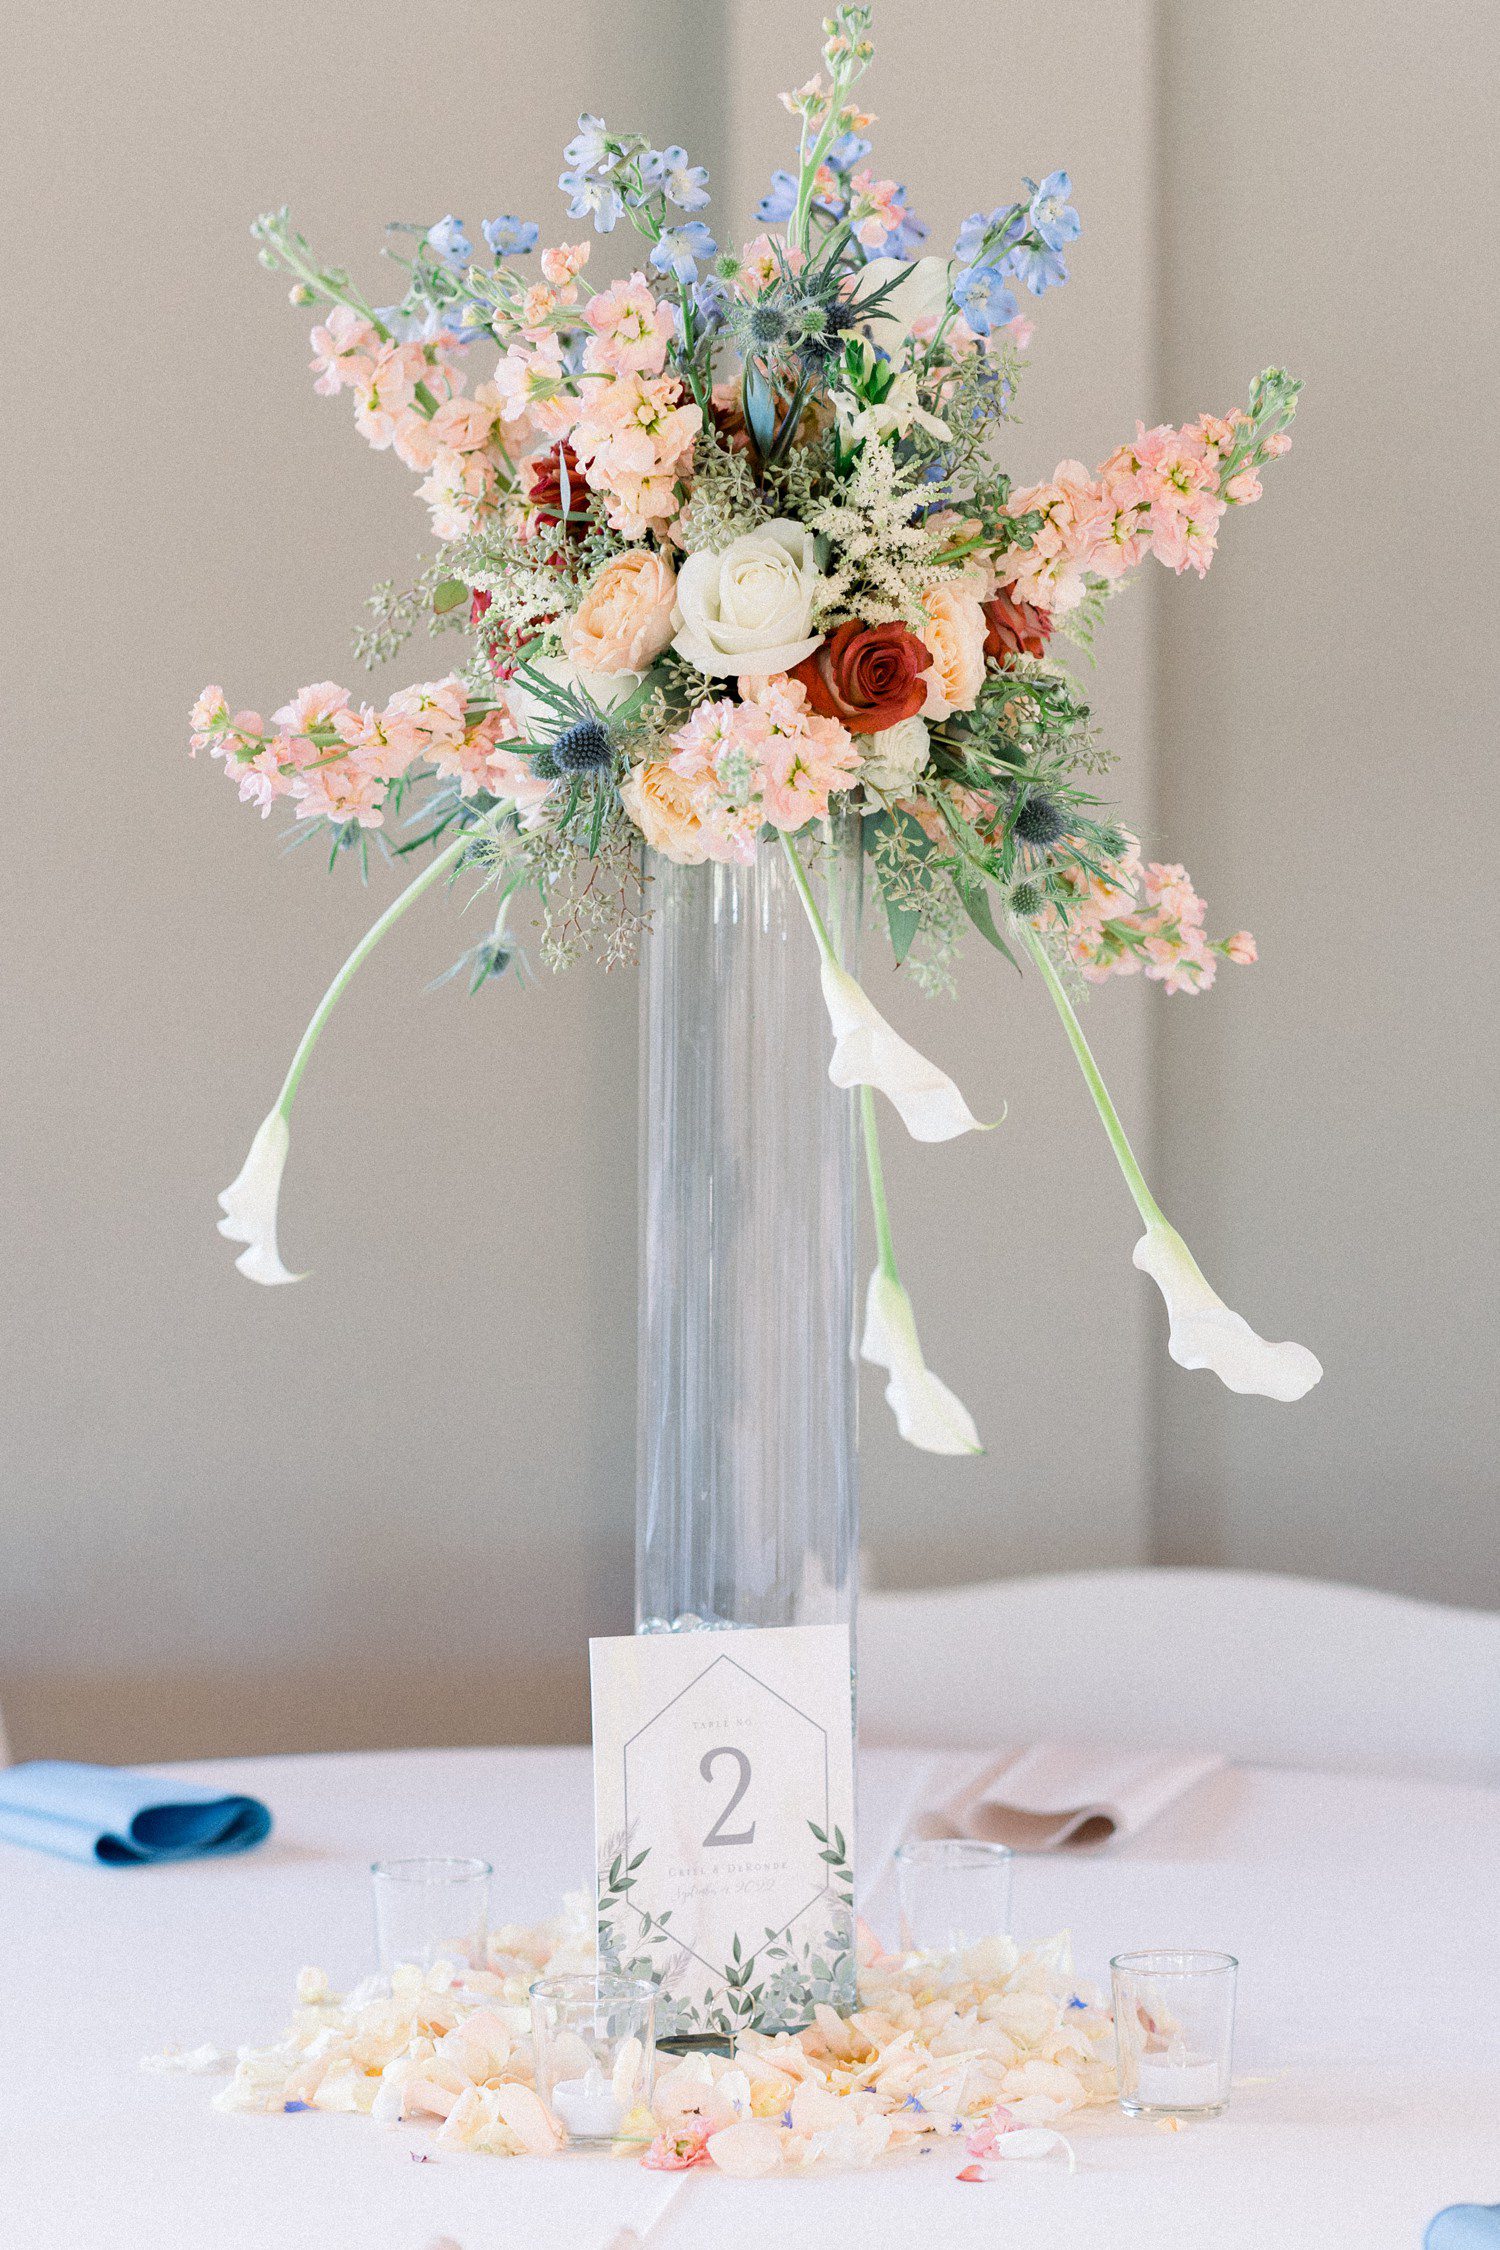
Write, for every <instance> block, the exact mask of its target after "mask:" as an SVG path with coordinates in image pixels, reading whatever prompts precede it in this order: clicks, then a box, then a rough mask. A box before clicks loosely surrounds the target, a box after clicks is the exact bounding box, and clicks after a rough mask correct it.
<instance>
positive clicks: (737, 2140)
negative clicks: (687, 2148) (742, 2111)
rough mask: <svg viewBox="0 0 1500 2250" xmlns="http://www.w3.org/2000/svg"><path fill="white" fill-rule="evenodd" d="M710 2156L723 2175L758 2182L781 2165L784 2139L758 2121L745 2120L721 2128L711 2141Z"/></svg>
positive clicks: (760, 2120)
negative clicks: (726, 2174)
mask: <svg viewBox="0 0 1500 2250" xmlns="http://www.w3.org/2000/svg"><path fill="white" fill-rule="evenodd" d="M708 2153H709V2155H710V2157H711V2158H712V2159H713V2161H714V2163H715V2164H716V2165H717V2166H718V2168H719V2170H720V2171H721V2172H727V2173H728V2175H729V2177H730V2178H731V2179H734V2180H759V2179H762V2178H764V2176H765V2174H766V2173H767V2172H774V2171H775V2170H776V2168H777V2166H778V2165H779V2164H780V2162H781V2135H780V2133H779V2132H778V2131H777V2129H776V2127H775V2126H774V2125H769V2124H767V2123H766V2122H765V2120H764V2119H762V2118H759V2117H746V2118H743V2119H741V2121H740V2122H739V2124H737V2125H722V2126H721V2127H720V2128H719V2130H718V2132H717V2133H711V2134H710V2135H709V2139H708Z"/></svg>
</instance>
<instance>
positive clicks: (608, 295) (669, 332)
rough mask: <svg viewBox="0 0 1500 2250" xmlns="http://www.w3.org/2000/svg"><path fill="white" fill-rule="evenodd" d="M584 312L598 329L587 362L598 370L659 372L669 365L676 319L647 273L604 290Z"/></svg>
mask: <svg viewBox="0 0 1500 2250" xmlns="http://www.w3.org/2000/svg"><path fill="white" fill-rule="evenodd" d="M584 317H585V318H586V320H587V321H588V324H589V326H590V327H591V328H592V329H593V331H594V333H593V335H592V336H591V337H590V339H589V345H588V350H587V352H586V353H585V355H584V365H585V366H586V367H588V368H589V369H590V370H592V372H594V373H595V374H606V375H659V374H660V373H661V371H662V369H663V368H664V367H665V366H666V364H667V347H668V345H669V344H670V343H671V341H672V336H673V333H674V329H675V325H676V324H675V321H674V318H673V314H672V308H671V306H670V305H667V304H661V303H658V301H657V299H656V298H655V297H654V296H653V295H652V294H651V288H650V284H649V283H648V282H647V280H646V277H645V275H644V274H643V273H633V274H631V276H630V277H629V279H628V280H626V281H617V282H615V283H613V284H612V285H611V287H610V288H608V289H601V290H600V292H599V294H598V296H597V297H595V298H594V299H593V300H592V301H591V303H590V305H589V308H588V311H587V313H586V314H585V316H584Z"/></svg>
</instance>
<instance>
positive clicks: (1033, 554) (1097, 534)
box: [996, 461, 1113, 616]
mask: <svg viewBox="0 0 1500 2250" xmlns="http://www.w3.org/2000/svg"><path fill="white" fill-rule="evenodd" d="M1008 508H1009V512H1010V514H1011V515H1012V516H1025V515H1040V516H1041V517H1042V519H1043V520H1042V526H1041V529H1040V530H1039V531H1037V532H1036V533H1035V534H1034V535H1033V538H1032V542H1031V545H1030V546H1029V547H1013V548H1010V549H1008V550H1007V551H1006V552H1005V553H1004V554H1002V555H1001V556H1000V557H999V559H998V561H997V564H996V575H997V576H998V577H999V579H1000V580H1001V582H1002V583H1003V584H1006V585H1010V586H1013V587H1014V588H1015V590H1016V594H1017V597H1018V599H1020V600H1021V601H1024V602H1030V604H1031V605H1032V607H1033V609H1044V610H1046V611H1047V612H1048V613H1049V615H1051V616H1059V615H1065V614H1066V613H1067V611H1069V610H1070V609H1076V608H1077V607H1078V604H1079V603H1080V602H1081V601H1082V599H1083V597H1084V594H1085V592H1086V591H1087V583H1088V576H1089V572H1090V570H1091V569H1094V570H1096V569H1098V567H1099V565H1098V562H1097V560H1096V559H1095V558H1096V556H1097V554H1098V553H1099V552H1100V551H1102V549H1103V547H1104V545H1105V542H1106V540H1107V538H1108V536H1109V535H1110V533H1111V532H1112V530H1113V510H1112V509H1111V507H1110V504H1109V502H1108V501H1107V500H1106V499H1105V497H1104V494H1103V492H1102V491H1101V490H1100V488H1099V486H1098V485H1097V484H1095V483H1094V481H1093V479H1092V478H1091V477H1090V476H1089V473H1088V470H1087V469H1086V468H1085V467H1084V465H1083V463H1082V462H1081V461H1060V462H1059V463H1058V465H1057V468H1056V470H1055V471H1054V472H1053V475H1052V477H1051V479H1050V480H1049V481H1048V482H1047V483H1046V484H1034V485H1029V486H1028V487H1027V488H1026V489H1025V490H1024V491H1021V492H1014V493H1012V494H1011V497H1010V500H1009V502H1008Z"/></svg>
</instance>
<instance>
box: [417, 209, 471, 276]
mask: <svg viewBox="0 0 1500 2250" xmlns="http://www.w3.org/2000/svg"><path fill="white" fill-rule="evenodd" d="M427 247H428V249H429V250H431V251H432V252H433V254H434V256H435V257H436V258H437V260H438V262H439V264H441V265H445V266H449V267H451V268H452V270H453V271H454V272H455V273H461V272H462V271H463V269H464V267H465V266H466V265H467V264H468V263H469V260H470V259H471V258H472V257H473V255H474V245H473V243H472V242H471V241H470V240H469V238H468V236H467V235H466V234H465V233H464V223H463V220H462V219H455V218H454V216H453V213H452V212H451V211H450V212H449V213H448V216H447V218H446V219H439V220H438V223H437V225H436V226H435V227H429V228H428V229H427Z"/></svg>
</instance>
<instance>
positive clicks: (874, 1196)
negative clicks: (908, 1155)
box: [781, 829, 901, 1286]
mask: <svg viewBox="0 0 1500 2250" xmlns="http://www.w3.org/2000/svg"><path fill="white" fill-rule="evenodd" d="M781 843H782V849H783V850H784V851H785V853H786V856H787V860H788V862H789V864H790V866H791V870H792V880H793V881H794V882H795V883H796V886H797V889H798V891H799V893H800V894H801V898H802V905H803V909H804V911H805V912H806V915H807V919H808V921H809V922H810V923H811V925H812V933H813V936H814V937H815V938H816V939H817V941H818V951H819V952H820V953H821V954H822V956H823V958H824V960H825V961H831V962H833V963H834V966H835V967H837V966H838V962H837V958H836V956H835V954H834V950H833V941H832V939H831V938H830V937H829V935H828V925H827V923H826V922H825V921H824V920H823V917H822V915H821V914H820V913H819V911H818V902H817V900H816V899H815V898H814V897H813V888H812V884H811V883H810V882H809V881H808V879H807V869H806V868H805V867H804V866H803V864H802V855H801V853H800V852H799V851H798V849H797V847H796V845H795V844H794V843H793V842H792V839H791V837H790V836H789V835H788V834H787V832H786V830H785V829H783V830H782V832H781ZM859 1114H860V1123H861V1126H862V1127H863V1131H864V1145H865V1171H866V1173H867V1175H868V1177H869V1182H870V1212H871V1216H872V1217H873V1219H874V1221H875V1244H876V1250H877V1254H878V1258H879V1264H880V1270H881V1272H882V1273H883V1274H884V1275H885V1276H886V1277H887V1279H888V1280H891V1281H894V1282H895V1283H896V1284H897V1285H898V1286H899V1285H900V1281H901V1274H900V1270H899V1268H898V1267H897V1264H896V1247H895V1243H894V1241H893V1240H892V1237H891V1214H890V1207H889V1205H888V1204H887V1202H886V1199H885V1168H884V1166H883V1165H882V1164H881V1161H880V1133H879V1130H878V1128H877V1125H876V1122H875V1089H874V1088H873V1087H872V1086H861V1087H860V1089H859Z"/></svg>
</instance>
